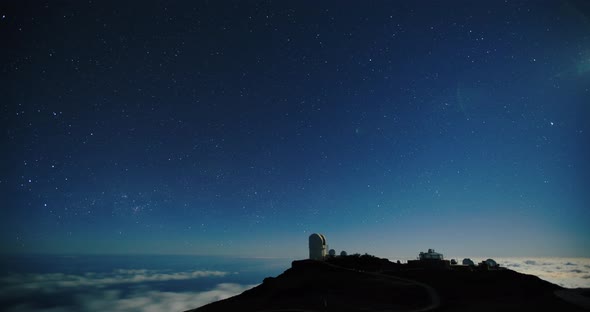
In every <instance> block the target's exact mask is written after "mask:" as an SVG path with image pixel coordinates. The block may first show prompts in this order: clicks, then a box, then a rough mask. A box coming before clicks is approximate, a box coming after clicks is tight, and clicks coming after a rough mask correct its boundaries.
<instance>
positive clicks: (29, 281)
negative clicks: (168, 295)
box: [0, 270, 230, 298]
mask: <svg viewBox="0 0 590 312" xmlns="http://www.w3.org/2000/svg"><path fill="white" fill-rule="evenodd" d="M228 274H230V273H228V272H221V271H188V272H175V273H162V272H161V271H154V270H115V271H113V272H110V273H95V272H87V273H84V274H81V275H78V274H64V273H47V274H12V275H8V276H5V277H2V278H0V298H5V297H8V296H10V297H12V296H14V295H17V294H25V293H29V292H36V291H39V292H43V293H51V292H58V291H61V290H63V289H64V288H81V287H97V288H100V287H106V286H112V285H117V284H132V283H145V282H162V281H178V280H189V279H196V278H201V277H223V276H226V275H228Z"/></svg>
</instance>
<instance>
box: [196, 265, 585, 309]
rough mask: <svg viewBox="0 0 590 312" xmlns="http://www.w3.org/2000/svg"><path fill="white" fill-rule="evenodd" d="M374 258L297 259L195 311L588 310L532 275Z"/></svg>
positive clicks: (551, 285) (556, 288)
mask: <svg viewBox="0 0 590 312" xmlns="http://www.w3.org/2000/svg"><path fill="white" fill-rule="evenodd" d="M374 260H375V261H365V262H363V263H361V264H359V262H354V263H344V262H332V263H326V262H317V261H309V260H304V261H294V262H293V266H292V268H291V269H288V270H287V271H285V272H284V273H283V274H281V275H279V276H278V277H276V278H266V279H265V280H264V282H263V283H262V284H261V285H259V286H257V287H254V288H252V289H250V290H247V291H245V292H244V293H242V294H241V295H238V296H235V297H232V298H228V299H225V300H221V301H218V302H214V303H211V304H208V305H206V306H203V307H200V308H198V309H195V310H191V311H196V312H209V311H427V310H435V311H535V310H536V311H584V310H583V309H581V308H579V307H577V306H575V305H573V304H570V303H568V302H565V301H564V300H561V299H559V298H558V297H557V296H555V294H554V293H555V291H558V290H562V288H561V287H559V286H557V285H554V284H551V283H549V282H546V281H543V280H541V279H539V278H537V277H535V276H532V275H525V274H520V273H517V272H514V271H511V270H493V271H462V270H448V271H436V270H407V269H406V268H405V266H404V265H399V264H395V263H391V262H387V260H385V259H379V258H374ZM343 265H344V266H343ZM363 266H364V267H363ZM363 268H364V269H366V270H363Z"/></svg>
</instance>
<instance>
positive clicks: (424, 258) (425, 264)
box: [408, 248, 451, 270]
mask: <svg viewBox="0 0 590 312" xmlns="http://www.w3.org/2000/svg"><path fill="white" fill-rule="evenodd" d="M408 267H409V268H412V269H440V270H449V269H450V268H451V262H450V261H449V260H444V256H443V254H441V253H438V252H436V251H434V249H432V248H431V249H428V252H420V253H419V254H418V260H408Z"/></svg>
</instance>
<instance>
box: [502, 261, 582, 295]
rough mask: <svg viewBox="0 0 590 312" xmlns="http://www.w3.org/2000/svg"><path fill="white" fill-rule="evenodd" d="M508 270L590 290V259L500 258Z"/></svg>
mask: <svg viewBox="0 0 590 312" xmlns="http://www.w3.org/2000/svg"><path fill="white" fill-rule="evenodd" d="M494 260H496V262H497V263H498V264H500V265H501V266H503V267H506V268H508V269H511V270H514V271H517V272H520V273H524V274H531V275H536V276H538V277H540V278H542V279H544V280H546V281H549V282H551V283H554V284H557V285H559V286H562V287H566V288H590V258H499V259H494Z"/></svg>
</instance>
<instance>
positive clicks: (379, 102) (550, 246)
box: [0, 0, 590, 257]
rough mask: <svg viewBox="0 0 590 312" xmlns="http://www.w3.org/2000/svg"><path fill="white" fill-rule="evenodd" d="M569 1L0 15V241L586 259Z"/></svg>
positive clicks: (127, 7)
mask: <svg viewBox="0 0 590 312" xmlns="http://www.w3.org/2000/svg"><path fill="white" fill-rule="evenodd" d="M589 12H590V5H588V3H586V2H585V1H486V2H483V1H423V2H422V1H405V2H401V1H399V2H393V1H391V2H390V1H388V2H385V1H374V2H370V3H366V2H364V1H363V2H360V1H359V2H354V3H353V2H344V3H343V2H341V1H329V2H322V3H317V2H316V1H307V2H305V1H304V2H297V3H295V2H292V1H290V2H285V1H275V2H267V1H242V2H235V1H173V2H168V1H166V2H164V1H163V2H154V1H137V2H133V1H129V2H127V1H125V2H122V3H121V2H120V1H117V2H116V1H107V2H105V1H16V0H12V1H3V3H2V4H1V5H0V17H1V20H0V39H1V40H2V43H3V44H2V48H1V49H0V57H1V59H2V63H1V67H0V69H1V72H0V75H1V84H0V93H1V94H2V101H1V102H0V103H1V124H2V136H1V139H2V147H3V148H2V153H1V154H0V155H1V156H0V157H1V161H0V166H1V167H0V251H1V252H4V253H31V252H35V253H98V254H102V253H195V254H232V255H243V256H251V255H260V256H286V257H292V256H293V257H304V256H305V255H306V250H307V245H306V243H307V236H308V235H309V234H311V233H313V232H322V233H324V234H325V235H326V236H327V238H328V241H329V244H330V246H331V247H334V248H336V249H337V250H341V249H346V250H348V251H349V252H369V253H373V254H377V255H380V256H399V257H402V256H413V255H415V253H417V252H418V251H420V250H423V249H426V248H429V247H434V248H438V249H440V250H441V251H443V252H445V253H446V254H453V255H492V256H590V253H589V252H590V249H589V248H588V246H590V209H589V207H588V202H589V200H590V195H589V194H588V185H590V165H589V163H588V159H590V147H589V146H588V142H590V140H589V138H590V123H589V122H588V120H589V118H590V19H589V18H590V14H589Z"/></svg>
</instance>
